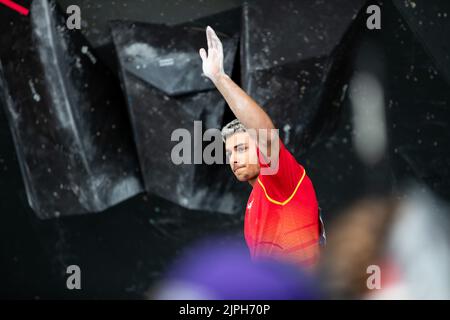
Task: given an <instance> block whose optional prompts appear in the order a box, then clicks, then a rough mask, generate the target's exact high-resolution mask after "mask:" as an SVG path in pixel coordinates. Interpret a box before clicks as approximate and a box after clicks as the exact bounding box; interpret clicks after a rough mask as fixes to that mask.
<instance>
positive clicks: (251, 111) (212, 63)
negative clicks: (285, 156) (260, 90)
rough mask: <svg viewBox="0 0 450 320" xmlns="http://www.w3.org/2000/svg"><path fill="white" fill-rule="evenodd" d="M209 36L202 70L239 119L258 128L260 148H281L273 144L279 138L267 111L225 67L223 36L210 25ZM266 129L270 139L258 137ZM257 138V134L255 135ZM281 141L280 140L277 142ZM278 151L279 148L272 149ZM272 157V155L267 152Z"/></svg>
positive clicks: (204, 51)
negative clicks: (227, 73)
mask: <svg viewBox="0 0 450 320" xmlns="http://www.w3.org/2000/svg"><path fill="white" fill-rule="evenodd" d="M206 38H207V42H208V53H206V50H205V49H203V48H201V49H200V57H201V58H202V61H203V73H204V74H205V76H207V77H208V78H209V79H210V80H211V81H212V82H213V83H214V85H215V86H216V88H217V89H218V90H219V92H220V93H221V94H222V96H223V97H224V98H225V100H226V102H227V103H228V105H229V106H230V108H231V110H232V111H233V113H234V115H235V116H236V118H237V119H238V120H239V121H240V122H241V123H242V124H243V125H244V126H245V127H246V128H247V129H255V133H256V134H257V135H258V136H257V137H256V138H257V141H258V145H259V147H260V149H261V150H270V149H271V146H272V147H275V146H276V147H277V148H278V143H273V144H272V141H274V139H278V135H277V134H276V131H275V130H272V129H275V127H274V125H273V122H272V120H271V119H270V117H269V116H268V115H267V113H266V112H265V111H264V110H263V109H262V108H261V107H260V106H259V105H258V104H257V103H256V102H255V101H254V100H253V99H252V98H251V97H250V96H249V95H248V94H247V93H245V91H244V90H242V89H241V88H240V87H239V86H238V85H237V84H236V83H235V82H234V81H233V80H231V78H230V77H229V76H228V75H226V74H225V72H224V70H223V47H222V43H221V41H220V39H219V38H218V37H217V35H216V33H215V32H214V30H213V29H212V28H211V27H207V28H206ZM260 129H266V130H268V132H267V131H266V132H267V133H266V136H267V139H266V138H265V139H259V138H260V136H259V130H260ZM254 138H255V137H254ZM276 142H278V141H276ZM272 151H274V152H275V154H277V152H276V151H278V150H272ZM267 156H270V154H267Z"/></svg>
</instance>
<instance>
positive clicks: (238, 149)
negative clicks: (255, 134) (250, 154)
mask: <svg viewBox="0 0 450 320" xmlns="http://www.w3.org/2000/svg"><path fill="white" fill-rule="evenodd" d="M245 150H247V148H246V147H238V148H237V152H244V151H245Z"/></svg>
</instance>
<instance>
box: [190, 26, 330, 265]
mask: <svg viewBox="0 0 450 320" xmlns="http://www.w3.org/2000/svg"><path fill="white" fill-rule="evenodd" d="M206 37H207V44H208V51H206V50H205V49H204V48H201V49H200V51H199V53H200V57H201V59H202V64H203V74H204V75H205V76H206V77H208V78H209V79H210V80H211V81H212V82H213V83H214V85H215V86H216V88H217V89H218V90H219V92H220V93H221V94H222V95H223V97H224V98H225V100H226V102H227V103H228V105H229V106H230V108H231V110H232V111H233V113H234V115H235V116H236V118H237V119H235V120H233V121H232V122H230V123H229V124H227V125H226V126H225V127H224V128H223V129H222V138H223V140H224V142H225V149H226V153H227V157H228V161H229V164H230V166H231V170H232V171H233V173H234V175H235V176H236V177H237V179H238V180H239V181H246V182H248V183H250V185H251V186H252V188H253V190H252V192H251V194H250V197H249V199H248V202H247V208H246V213H245V222H244V235H245V240H246V242H247V245H248V247H249V249H250V255H251V257H252V259H254V260H261V259H275V260H281V261H284V262H289V263H294V264H297V265H299V266H301V267H304V268H308V269H309V268H311V267H314V266H315V265H316V264H317V262H318V258H319V247H320V244H319V241H320V235H319V233H320V226H321V220H320V219H319V212H318V211H319V208H318V203H317V199H316V194H315V191H314V187H313V184H312V182H311V180H310V179H309V177H308V175H307V174H306V171H305V169H304V168H303V167H302V166H301V165H300V164H299V163H298V162H297V161H296V160H295V158H294V157H293V156H292V154H291V153H290V152H289V151H288V150H287V149H286V147H285V146H284V145H283V143H282V141H281V140H280V139H279V137H278V130H276V129H275V126H274V124H273V122H272V120H271V119H270V117H269V116H268V114H267V113H266V112H265V111H264V110H263V109H262V108H261V107H260V106H259V105H258V104H257V103H256V102H255V101H254V100H253V99H252V98H251V97H249V96H248V95H247V94H246V93H245V92H244V91H243V90H242V89H241V88H240V87H239V86H238V85H237V84H236V83H234V82H233V80H232V79H231V78H230V77H229V76H228V75H226V74H225V72H224V69H223V47H222V43H221V41H220V39H219V38H218V37H217V35H216V33H215V32H214V30H213V29H212V28H211V27H209V26H208V27H207V28H206ZM281 107H282V106H280V108H281Z"/></svg>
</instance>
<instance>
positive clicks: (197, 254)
mask: <svg viewBox="0 0 450 320" xmlns="http://www.w3.org/2000/svg"><path fill="white" fill-rule="evenodd" d="M220 242H221V241H220V239H219V240H217V239H215V240H210V241H209V242H208V244H202V245H200V246H196V247H194V248H193V249H192V250H190V251H189V252H188V254H187V255H185V256H184V257H183V258H182V259H181V260H179V261H178V262H177V263H176V264H175V266H174V268H172V270H171V271H170V272H169V274H168V277H167V278H166V280H165V281H164V282H163V283H162V284H161V286H160V287H159V288H158V290H157V292H156V293H155V296H154V298H156V299H169V300H178V299H194V300H196V299H200V300H222V299H223V300H228V299H233V300H246V299H253V300H297V299H301V300H311V299H320V295H319V290H318V285H317V283H316V281H315V280H314V279H313V277H312V276H310V275H307V274H306V273H303V272H301V271H300V270H298V268H295V267H293V266H290V265H282V264H280V263H278V262H275V261H264V262H254V261H251V260H250V257H249V254H248V250H247V248H244V247H242V246H239V245H236V244H231V245H230V244H227V245H226V246H224V245H223V244H220Z"/></svg>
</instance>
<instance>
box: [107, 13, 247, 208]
mask: <svg viewBox="0 0 450 320" xmlns="http://www.w3.org/2000/svg"><path fill="white" fill-rule="evenodd" d="M111 28H112V34H113V39H114V43H115V46H116V51H117V54H118V57H119V61H120V65H121V71H122V77H121V78H122V81H123V88H124V91H125V92H126V95H127V97H128V99H127V101H128V108H129V113H130V119H131V123H132V127H133V131H134V139H135V141H136V145H137V148H138V153H139V160H140V165H141V171H142V174H143V177H144V183H145V188H146V190H147V191H148V192H151V193H154V194H157V195H159V196H161V197H163V198H165V199H168V200H171V201H173V202H175V203H177V204H179V205H182V206H184V207H187V208H190V209H198V210H207V211H215V212H222V213H236V212H238V211H239V210H242V206H243V203H244V201H245V197H246V194H247V193H246V192H245V191H244V190H245V186H241V185H239V183H237V182H235V181H233V180H234V177H233V176H232V173H231V172H229V168H228V165H224V164H222V165H220V164H218V165H206V164H194V152H195V151H194V149H195V146H197V147H200V145H198V144H195V142H194V140H195V139H196V138H195V133H194V121H201V126H202V129H201V130H200V134H201V135H202V134H203V132H204V131H205V130H207V129H211V128H215V129H220V128H221V126H222V122H223V120H222V118H223V113H224V108H225V101H224V99H223V98H222V96H221V95H220V93H219V92H218V91H217V90H216V89H215V88H214V87H213V84H212V83H211V81H210V80H208V79H206V78H205V77H203V76H202V69H201V59H200V57H199V54H198V50H199V48H201V47H205V46H206V35H205V29H204V28H198V27H196V26H190V25H189V24H187V25H186V24H185V25H180V26H167V25H156V24H146V23H133V22H119V21H115V22H113V23H112V24H111ZM218 31H220V30H218ZM221 36H222V39H223V46H224V53H225V62H224V66H225V71H226V72H227V73H228V74H231V72H232V68H233V64H234V59H235V56H236V52H237V44H238V37H237V35H236V34H235V35H230V36H227V35H225V34H221ZM177 129H186V130H188V131H189V133H190V135H191V139H192V140H191V142H192V144H191V149H190V150H189V152H190V160H191V161H190V164H189V163H186V164H179V165H177V164H174V163H173V161H172V159H171V153H172V149H173V148H174V147H175V145H177V144H178V143H179V142H178V141H171V137H172V133H173V132H174V131H175V130H177ZM198 138H199V137H198V135H197V141H198ZM200 141H201V137H200ZM220 143H221V141H220ZM202 146H203V143H202ZM202 162H203V161H202ZM211 177H214V179H211Z"/></svg>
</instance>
